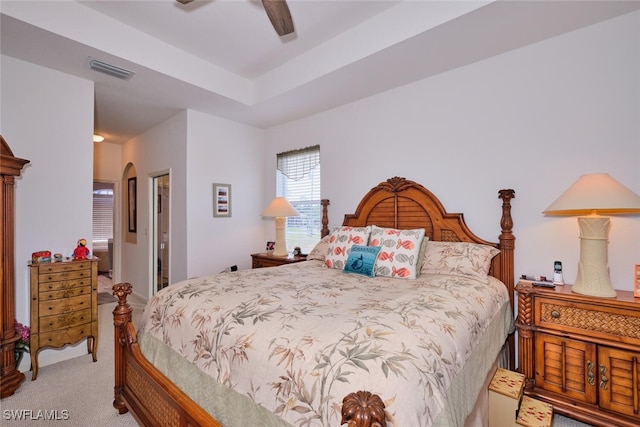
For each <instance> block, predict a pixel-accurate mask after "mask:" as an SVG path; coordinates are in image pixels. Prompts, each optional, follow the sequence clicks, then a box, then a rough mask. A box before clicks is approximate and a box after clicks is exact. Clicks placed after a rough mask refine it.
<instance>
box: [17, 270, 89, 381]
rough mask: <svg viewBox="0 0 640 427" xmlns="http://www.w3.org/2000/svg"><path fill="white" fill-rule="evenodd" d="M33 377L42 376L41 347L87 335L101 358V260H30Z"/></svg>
mask: <svg viewBox="0 0 640 427" xmlns="http://www.w3.org/2000/svg"><path fill="white" fill-rule="evenodd" d="M29 268H30V270H31V370H32V374H31V380H32V381H33V380H35V379H36V378H37V377H38V351H39V350H40V349H42V348H45V347H54V348H60V347H64V346H65V345H67V344H76V343H78V342H79V341H81V340H83V339H85V338H86V339H87V350H88V352H89V353H91V354H92V356H93V361H94V362H95V361H97V355H96V352H97V346H98V260H97V259H96V260H86V261H69V262H55V263H44V264H30V265H29Z"/></svg>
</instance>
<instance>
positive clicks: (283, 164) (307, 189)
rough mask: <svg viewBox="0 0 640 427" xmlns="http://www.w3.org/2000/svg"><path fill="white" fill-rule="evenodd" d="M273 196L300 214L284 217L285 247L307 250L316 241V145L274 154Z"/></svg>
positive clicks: (318, 223) (319, 224)
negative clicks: (274, 187) (275, 163)
mask: <svg viewBox="0 0 640 427" xmlns="http://www.w3.org/2000/svg"><path fill="white" fill-rule="evenodd" d="M277 160H278V169H277V171H276V185H277V188H276V195H277V196H278V197H285V198H286V199H287V200H288V201H289V203H291V205H293V207H294V208H296V210H297V211H298V212H300V216H292V217H288V218H287V232H286V235H287V246H289V247H288V248H287V250H289V251H290V250H292V249H293V248H294V247H296V246H300V249H301V250H302V252H303V253H309V251H311V249H313V247H314V246H315V245H316V243H318V241H319V240H320V230H321V228H322V206H321V205H320V146H319V145H316V146H313V147H307V148H302V149H300V150H294V151H287V152H285V153H280V154H278V155H277Z"/></svg>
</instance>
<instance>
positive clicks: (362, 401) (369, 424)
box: [340, 391, 387, 427]
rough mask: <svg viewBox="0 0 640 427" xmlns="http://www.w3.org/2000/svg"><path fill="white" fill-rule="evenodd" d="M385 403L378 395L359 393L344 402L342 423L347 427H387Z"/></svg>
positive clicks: (349, 395) (349, 396)
mask: <svg viewBox="0 0 640 427" xmlns="http://www.w3.org/2000/svg"><path fill="white" fill-rule="evenodd" d="M385 417H386V416H385V412H384V402H382V399H380V396H378V395H377V394H371V393H369V392H368V391H357V392H355V393H350V394H348V395H347V396H346V397H345V398H344V399H343V400H342V421H341V422H340V425H342V424H344V423H347V427H385V426H386V425H387V422H386V420H385Z"/></svg>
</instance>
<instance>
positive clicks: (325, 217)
mask: <svg viewBox="0 0 640 427" xmlns="http://www.w3.org/2000/svg"><path fill="white" fill-rule="evenodd" d="M320 204H321V205H322V230H320V237H324V236H328V235H329V213H328V211H329V210H328V206H329V199H322V200H320Z"/></svg>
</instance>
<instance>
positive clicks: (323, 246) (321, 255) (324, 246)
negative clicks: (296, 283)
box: [307, 234, 331, 261]
mask: <svg viewBox="0 0 640 427" xmlns="http://www.w3.org/2000/svg"><path fill="white" fill-rule="evenodd" d="M330 236H331V235H330V234H327V235H326V236H324V237H323V238H322V239H320V241H319V242H318V243H316V245H315V246H314V247H313V249H312V250H311V252H309V255H307V259H318V260H320V261H324V259H325V258H326V256H327V252H328V251H329V237H330Z"/></svg>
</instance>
